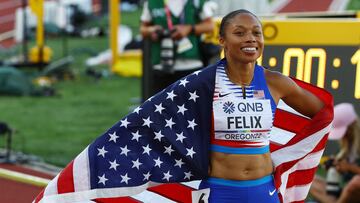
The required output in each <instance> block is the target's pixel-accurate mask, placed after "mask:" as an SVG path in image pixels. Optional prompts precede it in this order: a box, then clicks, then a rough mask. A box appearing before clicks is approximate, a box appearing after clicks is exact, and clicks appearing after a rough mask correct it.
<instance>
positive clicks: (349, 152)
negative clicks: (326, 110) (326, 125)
mask: <svg viewBox="0 0 360 203" xmlns="http://www.w3.org/2000/svg"><path fill="white" fill-rule="evenodd" d="M329 139H330V140H338V141H339V144H340V151H339V152H338V154H337V155H336V156H335V158H334V159H330V161H327V163H328V164H327V165H328V168H329V170H328V172H327V178H326V180H323V179H322V178H320V177H317V178H316V179H315V180H314V182H313V184H312V186H311V189H310V194H311V195H312V196H313V197H314V198H315V199H316V200H317V201H319V202H322V203H332V202H337V203H351V202H360V120H359V117H358V115H357V114H356V112H355V109H354V106H353V105H352V104H350V103H340V104H338V105H336V106H335V108H334V121H333V126H332V129H331V130H330V133H329ZM332 169H336V171H337V172H338V173H340V175H338V174H337V173H336V172H335V171H334V172H333V171H331V170H332ZM337 177H339V178H340V179H342V180H337ZM341 182H344V187H342V189H341V187H340V185H341Z"/></svg>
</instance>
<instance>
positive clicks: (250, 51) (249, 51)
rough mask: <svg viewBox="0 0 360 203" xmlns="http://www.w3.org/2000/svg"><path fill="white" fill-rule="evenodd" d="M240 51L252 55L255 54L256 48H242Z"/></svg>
mask: <svg viewBox="0 0 360 203" xmlns="http://www.w3.org/2000/svg"><path fill="white" fill-rule="evenodd" d="M241 50H242V51H244V52H248V53H253V52H256V51H257V50H258V48H257V47H243V48H241Z"/></svg>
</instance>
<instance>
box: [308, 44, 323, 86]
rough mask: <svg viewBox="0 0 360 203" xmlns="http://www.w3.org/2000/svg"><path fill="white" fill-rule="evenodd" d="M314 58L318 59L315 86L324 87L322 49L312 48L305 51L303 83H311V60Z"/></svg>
mask: <svg viewBox="0 0 360 203" xmlns="http://www.w3.org/2000/svg"><path fill="white" fill-rule="evenodd" d="M314 57H318V58H319V67H318V76H317V84H316V85H317V86H318V87H322V88H323V87H324V84H325V68H326V52H325V50H324V49H316V48H312V49H309V50H307V52H306V54H305V71H304V81H305V82H308V83H310V82H311V67H312V60H313V58H314Z"/></svg>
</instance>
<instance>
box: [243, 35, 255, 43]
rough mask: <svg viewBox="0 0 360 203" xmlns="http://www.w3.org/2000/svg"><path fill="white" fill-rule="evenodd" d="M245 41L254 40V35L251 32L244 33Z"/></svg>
mask: <svg viewBox="0 0 360 203" xmlns="http://www.w3.org/2000/svg"><path fill="white" fill-rule="evenodd" d="M245 41H246V42H255V41H256V39H255V36H254V35H253V34H252V33H247V34H246V38H245Z"/></svg>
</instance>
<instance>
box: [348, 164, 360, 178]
mask: <svg viewBox="0 0 360 203" xmlns="http://www.w3.org/2000/svg"><path fill="white" fill-rule="evenodd" d="M349 171H350V172H351V173H353V174H357V175H360V167H359V166H357V165H356V164H351V165H350V167H349Z"/></svg>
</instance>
